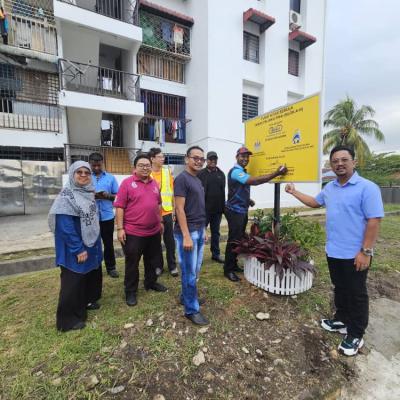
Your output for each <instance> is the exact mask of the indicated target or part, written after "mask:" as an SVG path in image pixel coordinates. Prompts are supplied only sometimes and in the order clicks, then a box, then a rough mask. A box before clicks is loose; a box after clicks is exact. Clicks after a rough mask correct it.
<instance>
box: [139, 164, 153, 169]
mask: <svg viewBox="0 0 400 400" xmlns="http://www.w3.org/2000/svg"><path fill="white" fill-rule="evenodd" d="M136 168H140V169H151V165H150V164H136Z"/></svg>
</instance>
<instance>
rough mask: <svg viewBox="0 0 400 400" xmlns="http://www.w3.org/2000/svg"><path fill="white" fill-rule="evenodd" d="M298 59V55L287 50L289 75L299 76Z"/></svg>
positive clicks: (293, 51)
mask: <svg viewBox="0 0 400 400" xmlns="http://www.w3.org/2000/svg"><path fill="white" fill-rule="evenodd" d="M299 58H300V53H299V52H298V51H296V50H292V49H289V68H288V72H289V74H290V75H294V76H299Z"/></svg>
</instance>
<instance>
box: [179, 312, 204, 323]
mask: <svg viewBox="0 0 400 400" xmlns="http://www.w3.org/2000/svg"><path fill="white" fill-rule="evenodd" d="M185 317H186V318H187V319H190V320H191V321H192V322H193V323H194V324H195V325H208V324H209V323H210V321H209V320H208V319H207V318H206V317H205V316H204V315H203V314H202V313H199V312H198V313H196V314H190V315H185Z"/></svg>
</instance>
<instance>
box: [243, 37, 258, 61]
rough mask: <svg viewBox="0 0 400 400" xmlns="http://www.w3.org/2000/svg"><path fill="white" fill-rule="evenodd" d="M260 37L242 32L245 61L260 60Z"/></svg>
mask: <svg viewBox="0 0 400 400" xmlns="http://www.w3.org/2000/svg"><path fill="white" fill-rule="evenodd" d="M259 53H260V39H259V37H258V36H256V35H252V34H251V33H249V32H243V58H244V59H245V60H247V61H251V62H255V63H257V64H258V63H259V62H260V57H259Z"/></svg>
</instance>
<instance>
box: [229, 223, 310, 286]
mask: <svg viewBox="0 0 400 400" xmlns="http://www.w3.org/2000/svg"><path fill="white" fill-rule="evenodd" d="M232 243H233V245H234V248H233V252H235V253H236V254H238V255H241V256H245V257H255V258H257V260H258V261H259V262H260V263H262V264H264V268H265V269H269V268H271V267H272V266H274V267H275V272H276V274H277V275H278V276H279V279H281V280H282V278H283V274H284V272H285V270H289V271H291V272H293V273H295V274H296V275H297V276H298V277H299V278H301V276H302V275H303V274H304V273H306V272H308V271H309V272H312V273H313V274H315V268H314V266H313V265H312V264H310V263H309V262H308V261H307V260H308V254H307V252H306V251H305V250H303V249H302V248H301V247H300V246H299V245H298V244H297V243H294V242H290V241H286V240H282V239H279V237H278V236H276V235H275V234H274V233H272V232H267V233H265V234H264V235H260V232H259V229H258V226H257V225H255V224H253V225H252V226H251V229H250V235H246V236H245V237H244V238H243V239H241V240H235V241H233V242H232Z"/></svg>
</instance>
